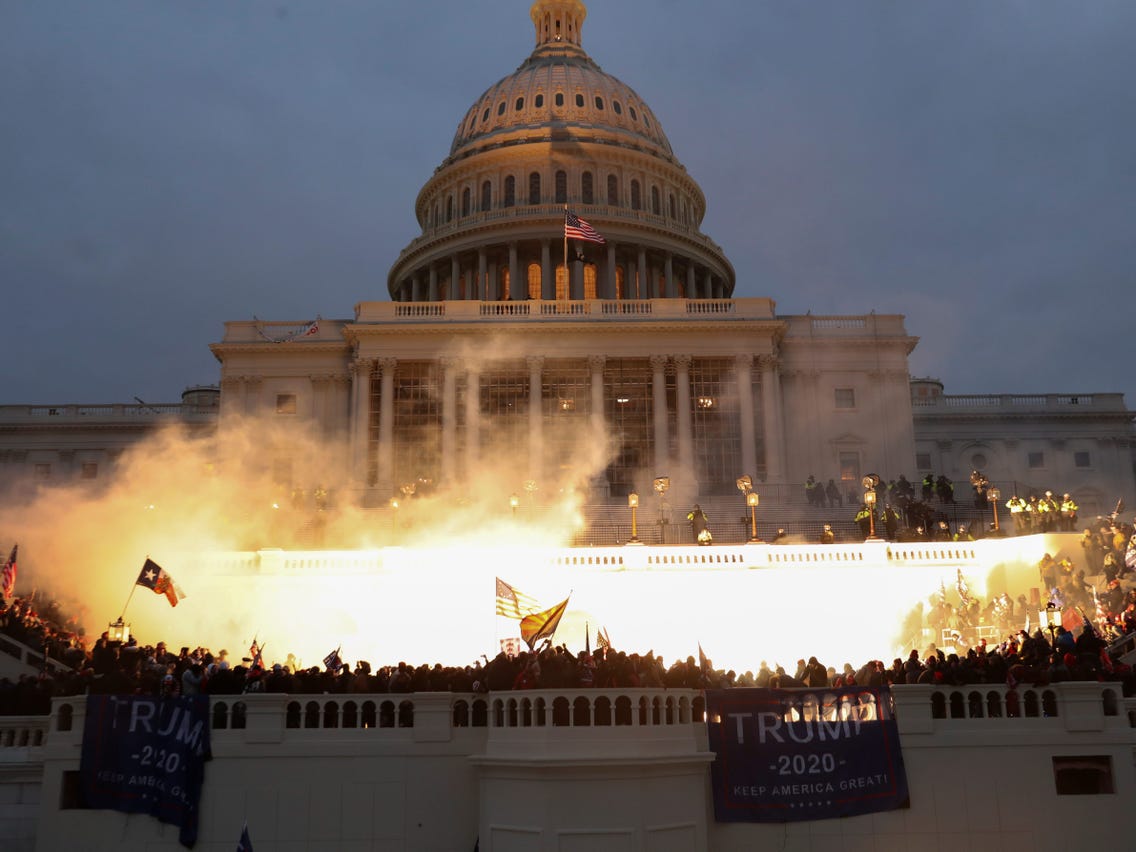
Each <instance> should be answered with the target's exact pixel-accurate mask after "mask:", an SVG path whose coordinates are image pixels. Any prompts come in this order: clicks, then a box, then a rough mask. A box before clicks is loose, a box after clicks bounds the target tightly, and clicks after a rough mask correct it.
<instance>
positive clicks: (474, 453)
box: [465, 366, 481, 477]
mask: <svg viewBox="0 0 1136 852" xmlns="http://www.w3.org/2000/svg"><path fill="white" fill-rule="evenodd" d="M465 460H466V466H465V470H466V476H467V477H468V476H469V474H470V472H471V471H473V470H474V469H475V468H476V467H477V464H478V462H479V461H480V460H481V373H480V372H479V368H478V367H476V366H475V367H470V368H469V369H468V371H467V372H466V377H465Z"/></svg>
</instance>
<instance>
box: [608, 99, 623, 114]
mask: <svg viewBox="0 0 1136 852" xmlns="http://www.w3.org/2000/svg"><path fill="white" fill-rule="evenodd" d="M611 108H612V109H613V110H615V114H616V115H623V107H621V106H620V105H619V101H612V102H611Z"/></svg>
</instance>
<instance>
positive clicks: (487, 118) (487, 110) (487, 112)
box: [481, 107, 489, 123]
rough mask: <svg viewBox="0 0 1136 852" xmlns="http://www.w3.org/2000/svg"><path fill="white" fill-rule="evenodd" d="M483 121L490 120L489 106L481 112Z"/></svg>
mask: <svg viewBox="0 0 1136 852" xmlns="http://www.w3.org/2000/svg"><path fill="white" fill-rule="evenodd" d="M481 121H482V123H484V122H486V121H489V107H486V108H485V112H483V113H482V114H481Z"/></svg>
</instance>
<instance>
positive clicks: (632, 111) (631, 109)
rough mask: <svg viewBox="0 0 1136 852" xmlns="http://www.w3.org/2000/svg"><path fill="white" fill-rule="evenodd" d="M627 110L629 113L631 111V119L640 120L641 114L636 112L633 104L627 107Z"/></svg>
mask: <svg viewBox="0 0 1136 852" xmlns="http://www.w3.org/2000/svg"><path fill="white" fill-rule="evenodd" d="M627 111H628V112H629V113H631V120H632V121H638V120H639V116H638V115H636V114H635V107H633V106H629V107H628V108H627Z"/></svg>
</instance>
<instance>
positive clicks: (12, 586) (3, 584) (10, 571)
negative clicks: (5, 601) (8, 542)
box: [0, 544, 19, 598]
mask: <svg viewBox="0 0 1136 852" xmlns="http://www.w3.org/2000/svg"><path fill="white" fill-rule="evenodd" d="M18 548H19V545H18V544H13V545H12V553H11V555H10V556H9V557H8V561H7V562H5V563H4V574H3V579H2V580H0V591H3V593H4V597H5V598H10V597H12V594H13V593H14V592H15V591H16V550H17V549H18Z"/></svg>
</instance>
